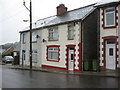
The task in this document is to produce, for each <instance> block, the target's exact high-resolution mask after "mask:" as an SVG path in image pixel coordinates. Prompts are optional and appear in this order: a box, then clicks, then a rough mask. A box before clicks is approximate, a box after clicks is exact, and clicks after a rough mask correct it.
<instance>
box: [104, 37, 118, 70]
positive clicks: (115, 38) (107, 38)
mask: <svg viewBox="0 0 120 90" xmlns="http://www.w3.org/2000/svg"><path fill="white" fill-rule="evenodd" d="M117 38H118V37H117V36H107V37H102V39H103V43H102V44H103V49H102V51H103V54H102V56H103V64H104V66H103V70H106V40H109V39H114V40H115V49H116V52H115V54H116V55H115V62H116V63H115V70H116V69H117V63H118V61H117V58H118V55H117V52H118V50H117V45H118V42H117Z"/></svg>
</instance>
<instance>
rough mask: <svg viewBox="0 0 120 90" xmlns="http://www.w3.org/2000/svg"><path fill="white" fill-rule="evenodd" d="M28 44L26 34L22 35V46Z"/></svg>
mask: <svg viewBox="0 0 120 90" xmlns="http://www.w3.org/2000/svg"><path fill="white" fill-rule="evenodd" d="M25 43H26V33H23V34H22V44H25Z"/></svg>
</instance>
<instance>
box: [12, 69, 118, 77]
mask: <svg viewBox="0 0 120 90" xmlns="http://www.w3.org/2000/svg"><path fill="white" fill-rule="evenodd" d="M10 69H20V70H30V69H29V68H25V67H24V68H23V67H10ZM32 71H42V72H49V73H57V74H69V75H86V76H88V75H89V76H102V77H114V78H120V76H119V75H118V74H117V72H116V75H115V74H114V75H111V74H109V73H108V72H90V71H89V72H87V71H81V72H69V71H66V72H62V71H60V72H59V71H55V70H48V69H42V68H33V69H32ZM119 73H120V72H119Z"/></svg>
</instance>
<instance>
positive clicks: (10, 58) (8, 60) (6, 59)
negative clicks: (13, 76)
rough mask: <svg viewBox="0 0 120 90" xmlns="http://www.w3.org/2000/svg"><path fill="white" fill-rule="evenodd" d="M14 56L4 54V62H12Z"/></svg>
mask: <svg viewBox="0 0 120 90" xmlns="http://www.w3.org/2000/svg"><path fill="white" fill-rule="evenodd" d="M13 60H14V58H13V57H12V56H4V58H3V62H4V63H12V62H13Z"/></svg>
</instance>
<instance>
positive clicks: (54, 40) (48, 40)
mask: <svg viewBox="0 0 120 90" xmlns="http://www.w3.org/2000/svg"><path fill="white" fill-rule="evenodd" d="M48 41H58V40H48Z"/></svg>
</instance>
